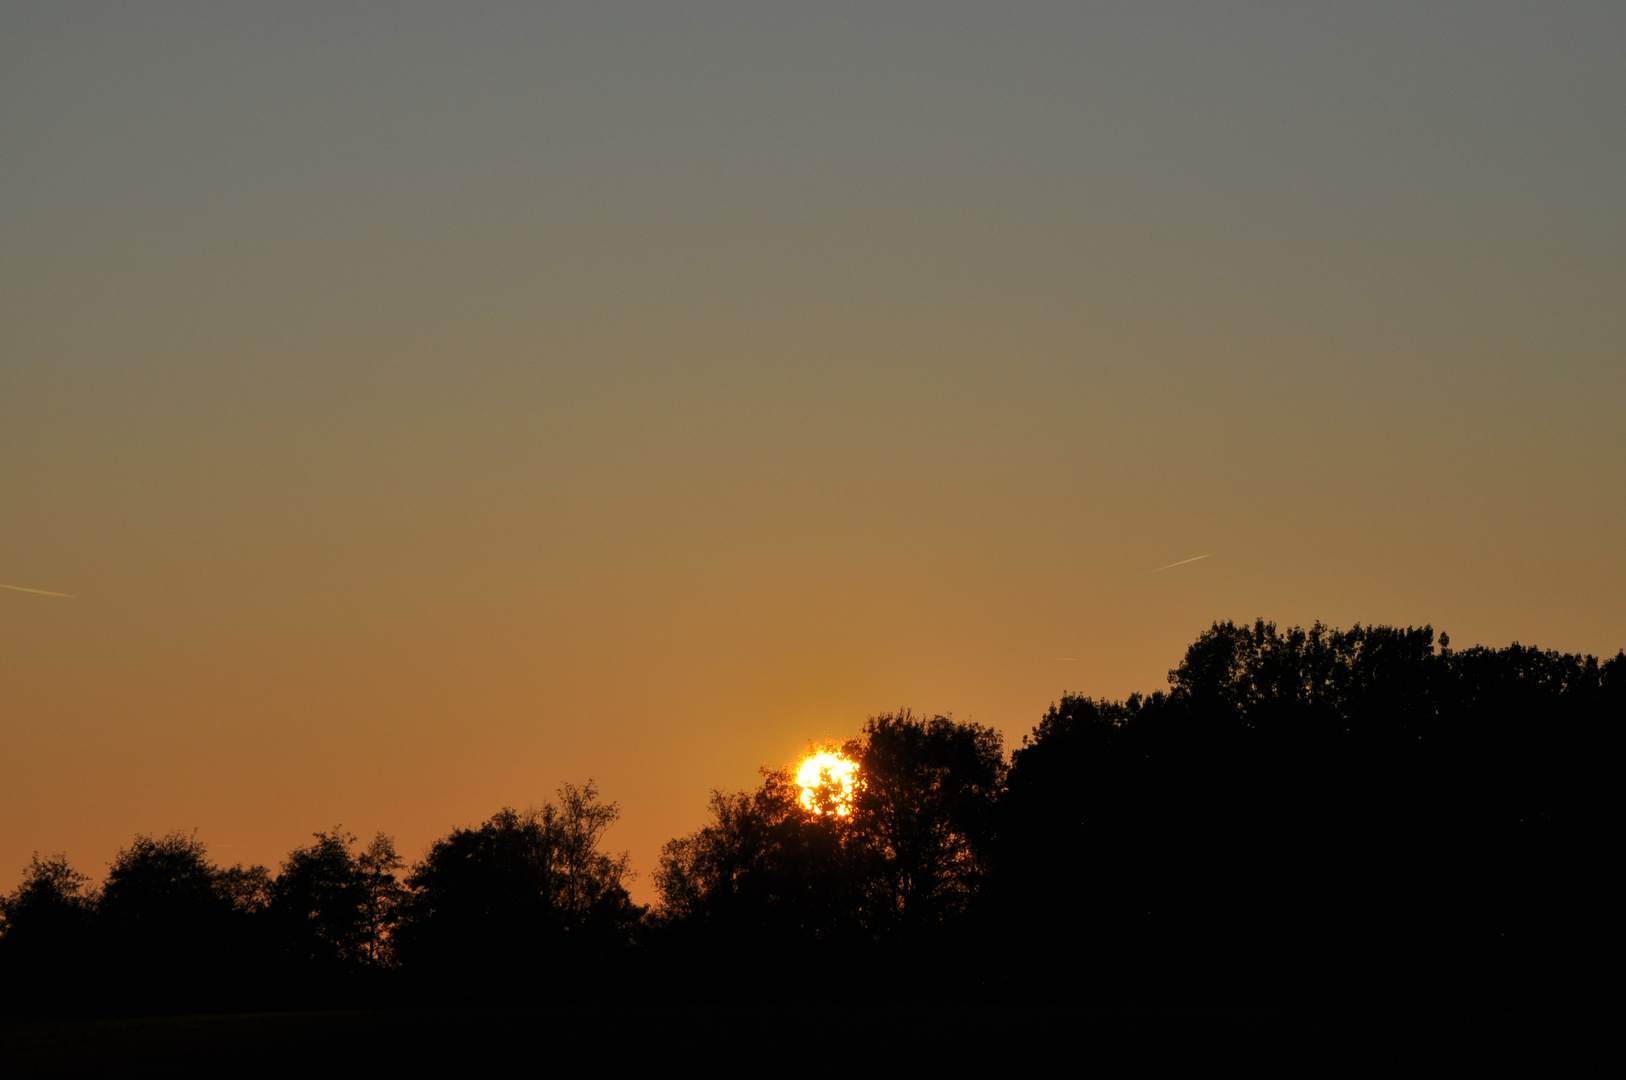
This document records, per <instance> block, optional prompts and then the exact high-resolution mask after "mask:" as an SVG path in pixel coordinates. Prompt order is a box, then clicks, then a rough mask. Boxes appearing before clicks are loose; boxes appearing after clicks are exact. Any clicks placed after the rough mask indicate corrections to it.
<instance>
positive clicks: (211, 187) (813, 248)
mask: <svg viewBox="0 0 1626 1080" xmlns="http://www.w3.org/2000/svg"><path fill="white" fill-rule="evenodd" d="M928 11H930V12H931V13H932V14H931V17H930V18H928V17H927V12H928ZM1203 20H1211V21H1203ZM1623 52H1626V15H1623V14H1622V13H1621V10H1620V9H1619V8H1617V7H1604V8H1599V9H1596V10H1592V11H1583V10H1581V9H1578V8H1569V9H1565V10H1563V11H1559V12H1556V13H1555V12H1552V11H1531V10H1527V9H1524V8H1521V7H1516V6H1515V7H1508V8H1505V9H1504V8H1501V7H1497V6H1487V5H1472V6H1467V7H1461V8H1456V7H1449V6H1442V7H1430V8H1426V9H1423V8H1415V7H1414V6H1410V5H1408V6H1406V7H1403V8H1399V9H1396V10H1395V11H1393V12H1389V13H1383V12H1377V11H1375V10H1374V11H1368V12H1365V13H1362V14H1358V15H1357V14H1352V13H1350V12H1348V11H1346V10H1344V9H1343V8H1342V7H1340V6H1336V5H1335V6H1331V7H1328V8H1326V9H1311V8H1306V7H1304V6H1303V5H1292V6H1288V7H1282V8H1239V9H1236V10H1234V11H1231V12H1230V13H1228V14H1227V15H1226V16H1224V17H1223V18H1221V17H1219V16H1213V15H1203V16H1197V15H1193V14H1192V13H1190V12H1187V11H1183V10H1181V9H1167V10H1164V9H1157V8H1153V7H1150V6H1147V5H1133V6H1131V7H1129V8H1126V9H1125V10H1123V11H1118V12H1107V13H1104V14H1103V13H1101V12H1096V13H1094V14H1090V15H1084V14H1078V13H1066V12H1056V11H1052V10H1050V9H1047V8H1038V7H1034V8H1026V7H1010V6H1008V5H1000V6H999V7H997V8H995V7H992V6H991V7H989V8H986V9H979V8H963V9H953V10H952V11H939V9H937V8H932V9H926V8H908V7H881V8H876V7H870V6H866V7H862V8H854V9H852V10H846V9H840V8H835V7H831V8H821V9H820V10H819V11H817V12H812V11H796V10H794V9H792V10H773V9H767V8H740V7H728V8H711V7H706V6H703V5H702V6H697V7H694V8H692V9H691V10H689V11H687V12H686V13H683V14H678V13H674V12H671V11H667V10H665V9H664V8H661V7H653V8H643V7H627V8H614V9H610V8H605V7H603V6H602V5H591V6H588V7H584V8H580V9H575V8H558V9H556V10H553V11H550V12H549V13H546V14H537V13H534V12H527V11H524V10H510V9H506V8H490V9H481V11H479V12H478V13H476V14H472V15H470V14H459V15H458V16H456V17H454V16H452V15H451V14H449V13H448V14H436V13H435V12H433V11H432V10H430V9H420V8H416V7H410V6H392V7H388V8H379V9H377V10H376V11H374V10H371V9H364V8H349V9H345V10H344V12H341V13H334V12H329V11H321V10H316V9H313V10H311V11H309V12H304V13H290V12H288V11H285V10H282V9H281V8H280V7H279V6H276V5H268V6H266V7H264V8H261V9H257V10H256V9H244V10H238V11H235V12H232V13H224V12H219V11H213V10H208V9H204V10H193V9H180V8H176V9H169V8H164V7H154V8H152V9H150V10H145V11H143V12H140V13H137V12H133V11H113V12H106V11H103V12H92V11H90V10H88V9H85V10H81V9H75V8H70V7H68V6H66V5H61V6H58V5H53V6H51V7H49V8H44V9H34V10H23V9H8V10H7V11H6V13H4V14H0V237H3V239H0V583H5V584H11V585H17V586H24V587H28V588H35V589H44V590H50V591H60V592H67V593H73V594H76V595H77V596H78V597H79V598H78V599H72V600H70V599H62V598H55V597H47V596H40V595H36V594H29V593H22V592H16V591H11V590H0V887H9V882H11V881H14V880H15V878H14V875H15V874H16V873H18V872H19V871H20V870H21V868H22V866H23V865H24V864H25V863H26V862H27V859H28V856H29V853H30V852H32V851H33V850H35V849H39V850H40V851H42V852H51V851H58V850H62V851H66V852H67V854H68V855H69V856H70V858H71V859H72V860H73V861H74V862H75V863H76V864H77V865H78V866H80V867H81V868H82V869H85V870H87V871H90V872H92V873H93V874H95V875H99V874H100V873H101V872H102V870H103V869H104V867H105V864H106V862H107V861H108V859H110V858H111V857H112V854H113V852H114V850H115V849H116V848H117V847H118V846H119V845H120V844H123V843H126V842H128V840H129V839H130V837H131V836H132V835H133V834H134V833H136V832H137V831H142V832H163V831H168V830H171V829H187V830H190V829H193V828H196V829H198V830H199V835H200V836H201V837H202V838H203V839H204V840H205V841H207V842H208V843H209V845H210V846H211V849H212V850H213V852H214V853H215V855H216V856H217V857H218V858H220V859H222V860H223V861H227V862H232V861H237V860H247V861H259V862H265V863H269V864H273V865H274V864H275V862H276V860H277V859H278V858H280V856H281V855H282V854H283V853H284V852H286V851H287V850H288V849H289V848H290V847H292V846H294V845H295V844H298V843H300V842H301V841H302V839H303V838H305V837H306V836H308V834H309V833H310V832H311V831H312V830H314V829H318V828H326V827H329V826H332V825H334V824H336V823H342V824H343V825H345V826H347V827H349V828H350V829H352V830H353V831H356V832H359V833H370V832H372V831H373V830H377V829H383V830H386V831H389V832H391V833H392V834H394V835H395V836H396V837H397V838H398V840H399V841H400V843H401V846H402V848H403V850H404V852H405V853H407V854H408V855H409V856H416V855H417V854H419V853H421V851H422V850H423V848H424V846H425V845H426V844H427V843H428V842H429V841H430V840H431V839H432V838H433V837H435V836H436V835H439V834H442V833H444V832H445V831H447V830H448V829H449V828H450V827H451V826H453V825H458V824H471V823H474V822H476V821H478V820H481V819H483V818H484V817H486V816H489V814H490V813H491V812H492V811H494V810H495V809H497V808H498V807H499V806H501V805H504V804H510V805H515V806H524V805H527V804H531V803H534V802H539V801H541V800H543V799H546V798H548V797H550V796H551V794H552V792H553V791H554V789H555V788H556V787H557V786H558V785H559V784H560V783H562V782H564V781H567V780H570V781H579V780H581V779H584V778H586V777H594V778H596V779H597V780H598V781H599V784H600V786H601V788H602V790H603V791H604V792H605V794H606V795H607V796H608V797H610V798H612V799H615V800H617V801H618V802H620V804H621V806H622V808H623V811H624V818H623V821H622V823H621V824H620V825H619V826H618V827H617V828H616V830H615V831H614V832H613V833H612V834H611V840H612V842H613V843H615V844H616V845H618V846H624V847H627V848H630V849H631V851H632V853H633V856H634V863H635V866H636V867H637V868H638V869H639V870H640V871H641V872H642V873H643V874H644V879H643V883H642V884H641V885H640V887H639V890H640V891H639V895H640V897H641V898H642V899H648V898H649V890H648V872H649V870H650V869H651V868H652V867H653V864H654V859H655V856H656V853H657V852H658V850H659V846H660V844H661V842H662V841H663V840H665V839H666V838H668V837H670V836H673V835H676V834H677V833H680V832H683V831H686V830H688V829H691V828H693V827H695V826H696V825H697V824H699V822H700V821H701V819H702V817H703V814H704V809H705V800H706V793H707V791H708V789H710V788H713V787H724V788H735V787H741V786H745V785H748V784H750V783H752V782H753V780H754V778H755V770H756V768H757V767H758V766H759V765H762V764H780V763H783V762H786V761H788V760H790V759H791V758H793V757H794V756H796V755H797V753H798V752H799V751H800V750H801V749H802V748H803V747H805V746H806V745H807V744H808V742H809V741H810V740H815V739H823V738H826V737H831V736H840V735H844V734H849V733H851V732H853V731H854V730H855V729H856V728H857V727H858V726H859V725H860V724H861V723H862V721H863V719H864V717H866V716H868V715H870V714H873V713H876V712H879V711H883V710H890V709H895V708H899V707H902V706H910V707H913V708H914V709H916V710H917V711H926V712H935V711H951V712H953V713H954V714H955V715H956V716H958V717H961V718H969V719H973V720H978V721H982V722H985V723H990V724H993V725H995V726H997V727H999V728H1000V729H1002V730H1003V731H1005V732H1006V734H1007V738H1008V740H1010V741H1019V739H1020V736H1021V734H1022V733H1023V732H1025V731H1026V730H1028V729H1029V728H1030V727H1031V726H1032V725H1033V724H1034V723H1035V722H1036V721H1037V719H1038V717H1039V716H1040V715H1041V713H1042V712H1043V710H1044V708H1045V707H1046V705H1047V704H1048V703H1049V702H1051V701H1052V700H1054V699H1055V698H1057V697H1058V696H1059V695H1060V694H1061V693H1062V692H1063V691H1069V690H1071V691H1083V692H1087V693H1091V694H1105V695H1112V696H1120V695H1123V694H1127V693H1129V692H1131V691H1134V690H1151V689H1155V688H1157V687H1159V686H1161V685H1162V682H1163V677H1164V674H1165V673H1166V672H1167V670H1168V669H1169V668H1170V667H1172V666H1173V665H1174V664H1175V663H1176V662H1177V661H1178V660H1179V657H1180V653H1181V650H1182V649H1183V647H1184V645H1185V644H1186V643H1187V642H1188V641H1189V640H1191V638H1193V637H1194V636H1195V635H1196V634H1197V633H1198V632H1200V631H1201V630H1202V629H1203V628H1204V627H1206V626H1207V625H1208V624H1209V623H1210V622H1211V621H1213V620H1214V619H1217V618H1237V619H1251V618H1253V617H1254V616H1256V615H1263V616H1265V617H1267V618H1272V619H1275V620H1277V621H1278V622H1283V623H1294V622H1308V621H1310V620H1314V619H1317V618H1319V619H1322V620H1325V621H1328V622H1332V623H1335V624H1338V625H1348V624H1349V623H1352V622H1355V621H1362V622H1372V621H1378V622H1391V623H1424V622H1428V623H1432V624H1433V625H1434V626H1435V627H1436V628H1440V629H1445V630H1447V631H1449V632H1450V633H1451V635H1452V637H1453V639H1455V641H1456V642H1457V643H1458V644H1467V643H1469V642H1474V641H1481V642H1485V643H1489V644H1505V643H1507V642H1508V641H1511V640H1520V641H1524V642H1526V643H1535V644H1540V645H1544V646H1548V647H1553V648H1560V649H1565V650H1585V651H1592V652H1600V653H1601V652H1608V653H1613V652H1614V651H1615V650H1616V649H1618V648H1620V647H1621V646H1622V645H1626V570H1623V569H1622V559H1621V555H1622V550H1621V537H1622V536H1623V535H1626V497H1623V496H1626V489H1623V484H1622V481H1621V479H1620V473H1621V469H1620V467H1619V463H1620V462H1621V461H1622V460H1626V445H1623V444H1626V436H1623V435H1622V430H1623V425H1622V424H1621V423H1620V417H1621V416H1622V415H1626V364H1623V363H1622V357H1623V355H1626V351H1623V345H1626V323H1623V319H1626V316H1623V312H1626V306H1623V305H1622V304H1621V302H1620V299H1621V296H1622V295H1623V287H1626V254H1623V253H1626V228H1623V225H1626V203H1623V201H1622V200H1621V199H1620V192H1621V191H1622V190H1626V137H1623V134H1622V130H1623V129H1622V128H1621V125H1620V123H1619V117H1620V116H1621V115H1623V106H1626V73H1623V71H1626V69H1623V67H1622V65H1620V64H1619V62H1618V59H1619V56H1620V55H1621V54H1622V53H1623ZM1204 553H1212V557H1211V558H1208V559H1205V560H1202V561H1200V562H1196V563H1190V564H1187V565H1184V566H1179V567H1174V568H1171V569H1169V570H1166V571H1162V572H1159V573H1155V574H1154V573H1149V572H1148V571H1150V570H1152V569H1153V568H1155V567H1159V566H1163V565H1165V564H1168V563H1172V562H1175V561H1177V560H1182V559H1188V558H1191V557H1193V556H1196V555H1200V554H1204Z"/></svg>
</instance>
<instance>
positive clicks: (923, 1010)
mask: <svg viewBox="0 0 1626 1080" xmlns="http://www.w3.org/2000/svg"><path fill="white" fill-rule="evenodd" d="M1619 1016H1620V1011H1619V1010H1618V1009H1616V1008H1607V1009H1606V1008H1599V1009H1596V1010H1582V1011H1574V1010H1565V1011H1556V1010H1555V1011H1553V1012H1543V1011H1539V1010H1538V1011H1530V1010H1516V1011H1515V1010H1506V1011H1503V1010H1495V1009H1475V1010H1455V1009H1393V1010H1386V1009H1337V1010H1321V1009H1283V1008H1209V1007H1132V1008H1112V1007H1079V1008H1060V1007H1041V1008H1017V1007H1010V1006H1006V1007H986V1006H976V1007H973V1006H971V1005H962V1006H921V1005H886V1004H884V1003H875V1002H864V1001H861V1000H855V1001H854V1002H852V1003H851V1004H850V1005H848V1006H828V1007H808V1006H806V1005H798V1006H790V1005H774V1004H766V1003H764V1004H758V1005H755V1006H749V1007H741V1006H740V1005H738V1004H736V1003H730V1004H706V1003H697V1002H690V1003H685V1004H681V1005H674V1004H672V1003H658V1004H656V1003H649V1004H643V1005H638V1004H633V1003H628V1002H625V1001H619V1002H611V1001H605V1002H603V1003H602V1004H601V1005H600V1006H598V1007H596V1008H591V1009H583V1008H573V1009H565V1010H556V1009H544V1008H540V1007H538V1008H487V1009H425V1010H411V1009H403V1010H377V1011H356V1012H338V1011H336V1012H289V1013H257V1014H245V1015H222V1016H170V1017H145V1018H115V1019H78V1020H61V1021H31V1022H15V1021H12V1022H6V1023H4V1024H0V1073H3V1074H4V1075H5V1076H6V1077H8V1078H11V1077H17V1078H21V1077H35V1076H40V1077H54V1076H97V1075H104V1076H105V1075H117V1076H175V1075H220V1076H273V1075H279V1076H280V1075H297V1076H310V1075H350V1076H356V1075H363V1076H366V1075H382V1074H385V1073H391V1072H404V1073H409V1074H416V1073H437V1074H449V1075H477V1074H482V1073H487V1072H495V1071H497V1070H502V1071H507V1070H509V1069H511V1068H512V1069H523V1070H525V1071H533V1070H534V1071H536V1072H539V1073H554V1072H559V1071H564V1072H567V1073H570V1074H578V1073H582V1072H607V1073H614V1074H619V1073H626V1072H631V1071H634V1070H636V1071H639V1072H645V1071H649V1070H659V1071H670V1072H680V1071H681V1072H685V1073H689V1072H701V1073H706V1072H713V1073H715V1072H718V1071H721V1072H724V1073H726V1074H730V1075H733V1074H738V1073H742V1072H745V1071H748V1070H749V1071H760V1072H762V1073H765V1074H769V1075H772V1074H792V1075H810V1074H819V1073H822V1074H826V1075H832V1076H839V1075H842V1074H843V1073H847V1072H853V1073H858V1074H874V1073H891V1074H896V1075H909V1076H913V1075H920V1074H921V1072H922V1071H924V1070H932V1071H938V1070H941V1071H945V1072H950V1073H953V1074H963V1073H965V1072H968V1071H987V1072H989V1073H992V1074H995V1075H1001V1074H1003V1075H1009V1074H1011V1073H1013V1072H1014V1073H1016V1074H1023V1073H1030V1072H1044V1073H1051V1072H1059V1071H1064V1070H1065V1071H1067V1072H1075V1073H1076V1072H1083V1073H1090V1072H1097V1073H1100V1074H1102V1075H1109V1076H1137V1075H1204V1074H1208V1075H1211V1074H1214V1073H1216V1072H1218V1073H1224V1074H1235V1075H1250V1076H1283V1077H1288V1076H1374V1075H1417V1074H1419V1073H1421V1074H1423V1075H1428V1074H1435V1075H1450V1074H1458V1075H1461V1074H1470V1073H1471V1074H1484V1073H1486V1072H1495V1073H1502V1074H1508V1073H1526V1074H1530V1075H1547V1076H1554V1075H1585V1074H1594V1073H1597V1072H1600V1071H1605V1072H1613V1071H1615V1069H1617V1068H1618V1064H1619V1062H1618V1058H1619V1056H1620V1055H1619V1053H1618V1049H1617V1046H1618V1039H1617V1037H1616V1032H1617V1030H1618V1018H1619Z"/></svg>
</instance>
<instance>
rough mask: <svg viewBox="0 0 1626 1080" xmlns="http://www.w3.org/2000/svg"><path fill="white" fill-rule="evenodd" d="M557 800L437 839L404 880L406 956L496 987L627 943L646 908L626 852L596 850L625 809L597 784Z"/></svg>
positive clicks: (401, 944)
mask: <svg viewBox="0 0 1626 1080" xmlns="http://www.w3.org/2000/svg"><path fill="white" fill-rule="evenodd" d="M559 796H560V802H559V804H558V805H555V804H553V803H548V804H545V805H544V806H543V807H542V808H541V809H540V810H527V811H525V812H523V813H522V812H518V811H515V810H512V809H509V808H506V807H505V808H503V809H502V810H500V811H498V812H497V813H496V814H495V815H493V816H492V818H491V819H490V820H489V821H486V822H485V823H484V824H482V825H481V826H479V827H478V828H475V829H456V830H453V832H452V833H451V835H450V836H447V837H445V838H443V839H441V840H437V841H436V842H435V843H434V845H433V846H432V847H431V848H430V850H429V853H428V855H427V856H425V858H424V860H423V862H421V863H419V864H418V865H417V866H415V867H414V868H413V869H412V872H411V873H410V874H409V875H408V877H407V886H408V889H409V890H410V891H409V893H408V897H407V900H406V905H405V909H404V915H405V919H404V922H403V923H402V925H401V926H400V928H399V931H398V933H397V945H398V949H399V953H400V956H401V957H402V959H403V960H404V961H406V962H407V963H409V964H413V965H416V966H417V967H419V968H420V969H422V970H424V971H434V972H438V973H440V974H442V975H447V974H451V975H455V976H457V977H460V978H468V979H476V980H478V979H485V980H490V981H491V985H493V986H497V985H499V984H500V985H507V984H508V983H511V982H513V981H514V980H515V979H517V978H519V977H521V976H523V975H525V974H526V973H527V972H531V971H534V969H535V968H536V967H537V966H538V965H544V964H549V963H560V962H573V961H578V960H581V959H582V958H583V957H586V956H592V955H595V954H601V953H602V952H603V950H604V949H606V948H613V947H615V946H618V945H622V944H625V943H626V942H627V941H629V940H630V938H631V935H632V931H633V928H634V927H635V926H636V924H637V922H638V920H639V918H640V916H641V914H642V909H641V908H639V907H638V906H637V905H635V904H633V902H632V900H631V897H630V896H629V895H628V893H627V889H626V885H625V879H626V877H627V876H628V872H629V871H628V868H627V856H626V855H625V854H620V855H609V854H607V853H605V852H603V851H601V850H599V845H600V843H601V841H602V839H603V835H604V832H605V830H606V829H608V828H609V827H610V825H611V824H613V823H614V821H615V820H616V818H617V816H618V813H619V812H618V810H617V808H616V806H615V804H614V803H601V802H600V801H599V799H598V791H597V789H596V788H595V786H594V785H593V783H592V782H591V781H589V782H588V783H586V784H584V785H583V786H582V787H580V788H577V787H574V786H572V785H569V784H567V785H565V786H564V788H562V789H561V790H560V792H559Z"/></svg>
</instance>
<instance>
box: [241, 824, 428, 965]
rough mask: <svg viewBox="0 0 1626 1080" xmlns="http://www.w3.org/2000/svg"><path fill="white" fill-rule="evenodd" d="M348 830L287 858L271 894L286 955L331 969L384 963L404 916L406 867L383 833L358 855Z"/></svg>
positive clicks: (319, 837)
mask: <svg viewBox="0 0 1626 1080" xmlns="http://www.w3.org/2000/svg"><path fill="white" fill-rule="evenodd" d="M355 843H356V838H355V837H354V836H353V835H351V834H350V833H348V832H345V831H344V830H343V829H339V828H335V829H333V830H332V831H331V832H319V833H316V834H315V836H314V841H313V842H312V843H311V844H308V845H306V846H305V847H302V848H297V849H295V850H294V851H292V852H290V853H289V855H288V858H287V860H286V861H284V863H283V865H282V872H281V873H280V874H279V875H277V879H276V882H275V884H274V885H273V886H272V888H271V903H270V914H271V916H272V917H273V919H274V920H275V921H276V923H277V924H278V929H277V932H278V940H279V941H280V942H281V943H282V947H283V949H284V950H285V952H286V954H288V955H290V956H292V957H294V958H296V959H298V960H300V961H302V962H305V963H310V964H314V965H316V966H318V967H323V968H327V969H330V970H336V969H345V968H348V969H355V968H362V967H376V966H382V965H386V964H387V963H388V962H389V961H390V959H391V948H390V946H391V942H390V931H391V929H392V928H393V926H394V925H395V922H396V920H397V918H398V916H399V912H400V907H401V901H402V897H403V890H402V887H401V884H400V882H398V881H397V880H396V876H395V871H396V870H398V869H400V868H401V866H402V862H401V859H400V857H399V856H398V855H396V853H395V845H394V843H393V842H392V841H391V840H390V838H389V837H387V836H385V835H384V834H383V833H379V834H378V835H377V836H376V837H374V838H373V840H372V842H371V843H370V844H368V845H367V847H365V848H363V849H362V850H361V851H360V852H352V851H351V848H352V847H354V845H355Z"/></svg>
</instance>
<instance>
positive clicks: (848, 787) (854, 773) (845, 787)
mask: <svg viewBox="0 0 1626 1080" xmlns="http://www.w3.org/2000/svg"><path fill="white" fill-rule="evenodd" d="M796 784H797V786H798V787H800V788H801V789H802V794H801V798H800V800H799V801H800V802H801V804H802V809H804V810H807V811H809V812H811V813H814V814H835V815H836V816H837V817H846V816H847V815H848V814H851V813H852V812H853V791H854V789H855V788H856V787H857V784H858V763H857V762H856V761H849V760H847V759H846V758H844V757H842V756H841V755H840V754H833V753H831V752H830V751H828V750H821V751H820V752H819V753H817V754H814V755H813V756H812V757H809V758H806V759H805V760H803V762H802V764H801V765H800V766H798V767H797V769H796Z"/></svg>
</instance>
